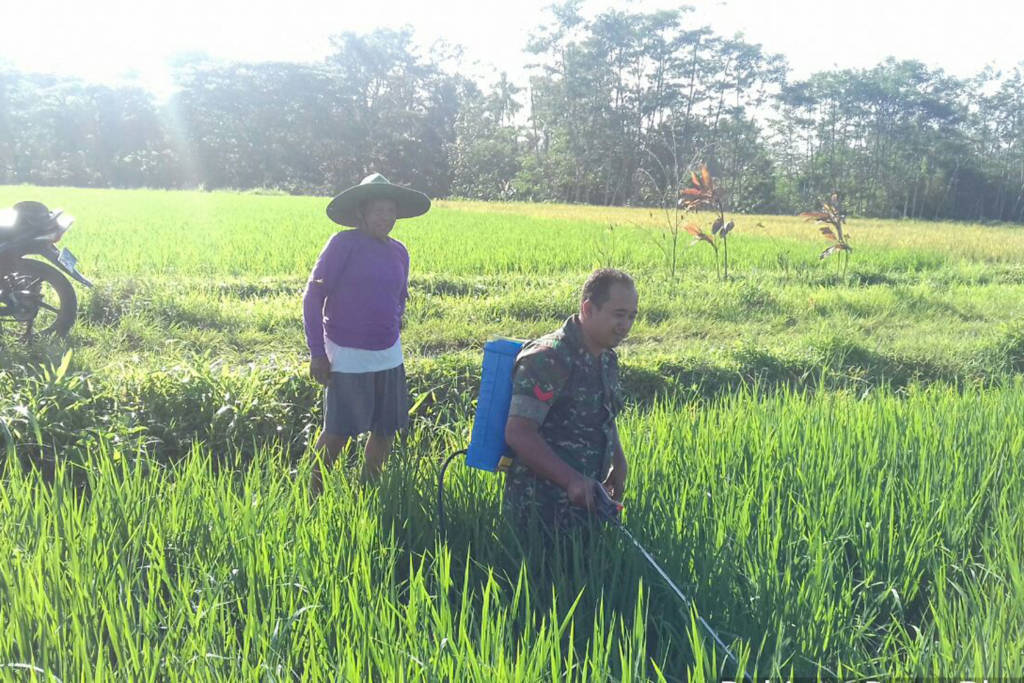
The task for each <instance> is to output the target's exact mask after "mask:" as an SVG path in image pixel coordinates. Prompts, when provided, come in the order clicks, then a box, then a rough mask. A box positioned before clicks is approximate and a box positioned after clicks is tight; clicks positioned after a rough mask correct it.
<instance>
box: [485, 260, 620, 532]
mask: <svg viewBox="0 0 1024 683" xmlns="http://www.w3.org/2000/svg"><path fill="white" fill-rule="evenodd" d="M637 301H638V299H637V293H636V287H635V286H634V284H633V280H632V279H631V278H630V277H629V275H627V274H626V273H624V272H622V271H619V270H613V269H602V270H598V271H595V272H594V273H592V274H591V275H590V277H589V278H588V279H587V282H586V284H585V285H584V286H583V293H582V296H581V300H580V310H579V313H578V314H577V315H573V316H572V317H570V318H569V319H568V320H566V321H565V324H564V325H562V328H561V329H559V330H558V331H556V332H552V333H551V334H548V335H545V336H543V337H541V338H539V339H535V340H533V341H530V342H527V343H526V344H525V345H524V346H523V349H522V350H521V351H520V353H519V355H518V356H517V358H516V367H515V371H514V374H513V380H512V403H511V407H510V409H509V417H508V422H507V423H506V426H505V440H506V442H507V443H508V445H509V446H510V447H511V450H512V452H513V454H514V456H515V457H514V458H513V460H512V464H511V466H510V467H509V469H508V473H507V475H506V477H505V501H504V506H505V514H506V516H507V517H508V518H509V519H510V520H511V521H512V523H513V524H515V525H517V526H522V525H525V524H526V523H527V522H528V521H529V520H530V519H531V518H532V517H534V515H536V518H537V519H539V521H541V522H542V523H543V524H544V525H545V526H546V527H548V528H549V529H553V530H560V531H565V530H568V529H572V528H574V527H580V526H584V525H588V524H590V523H591V521H592V520H593V519H594V515H593V509H594V504H595V495H599V494H598V493H597V491H596V489H595V487H596V486H599V485H602V484H599V483H598V482H603V485H604V487H605V489H606V490H607V491H608V493H609V495H611V496H612V497H613V498H614V499H616V500H620V499H621V497H622V490H623V487H624V486H625V483H626V471H627V466H626V457H625V455H624V454H623V451H622V444H621V443H620V441H619V434H618V431H617V430H616V428H615V416H616V415H618V413H619V411H621V410H622V405H623V401H622V388H621V386H620V385H619V377H618V359H617V357H616V355H615V351H613V350H612V349H613V348H614V347H615V346H617V345H618V344H619V343H620V342H621V341H622V340H623V339H624V338H625V337H626V335H627V334H628V333H629V330H630V328H631V327H632V326H633V321H634V320H635V319H636V313H637Z"/></svg>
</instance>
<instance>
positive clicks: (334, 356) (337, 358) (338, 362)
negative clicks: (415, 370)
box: [324, 335, 403, 372]
mask: <svg viewBox="0 0 1024 683" xmlns="http://www.w3.org/2000/svg"><path fill="white" fill-rule="evenodd" d="M324 349H325V350H326V351H327V357H328V358H329V359H330V361H331V372H380V371H381V370H390V369H391V368H397V367H398V366H399V365H401V364H402V362H403V361H402V337H401V335H399V337H398V339H396V340H395V343H394V344H392V345H391V346H390V347H388V348H386V349H379V350H370V349H356V348H353V347H351V346H338V345H337V344H335V343H334V342H332V341H331V340H330V339H328V338H327V337H326V336H325V337H324Z"/></svg>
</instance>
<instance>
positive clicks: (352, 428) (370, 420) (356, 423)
mask: <svg viewBox="0 0 1024 683" xmlns="http://www.w3.org/2000/svg"><path fill="white" fill-rule="evenodd" d="M408 424H409V389H408V388H407V387H406V384H405V365H399V366H398V367H396V368H391V369H390V370H381V371H379V372H332V373H331V378H330V380H329V381H328V383H327V389H326V390H325V391H324V433H326V434H335V435H338V436H356V435H357V434H362V433H363V432H377V433H379V434H394V433H395V432H397V431H398V430H399V429H403V428H404V427H406V426H407V425H408Z"/></svg>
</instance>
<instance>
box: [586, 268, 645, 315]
mask: <svg viewBox="0 0 1024 683" xmlns="http://www.w3.org/2000/svg"><path fill="white" fill-rule="evenodd" d="M614 284H620V285H626V286H627V287H632V288H633V289H636V285H635V284H633V278H631V277H630V276H629V275H628V274H626V273H625V272H623V271H621V270H617V269H615V268H601V269H599V270H595V271H594V272H593V273H591V274H590V277H588V278H587V281H586V282H585V283H584V284H583V293H582V294H581V295H580V302H583V301H587V300H589V301H590V302H591V303H593V304H594V305H595V306H597V307H598V308H601V307H602V306H604V304H605V302H606V301H608V298H609V297H610V296H611V288H612V285H614Z"/></svg>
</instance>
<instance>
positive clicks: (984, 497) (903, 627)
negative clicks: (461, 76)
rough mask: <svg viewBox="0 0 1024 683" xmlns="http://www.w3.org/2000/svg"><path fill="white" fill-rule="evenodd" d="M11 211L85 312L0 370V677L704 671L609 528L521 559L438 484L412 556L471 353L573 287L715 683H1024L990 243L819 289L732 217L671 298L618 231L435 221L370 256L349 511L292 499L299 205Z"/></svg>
mask: <svg viewBox="0 0 1024 683" xmlns="http://www.w3.org/2000/svg"><path fill="white" fill-rule="evenodd" d="M24 198H40V199H43V200H44V201H46V202H47V203H48V204H49V205H51V206H63V207H64V208H66V209H67V210H69V211H70V212H72V213H74V214H75V215H76V216H78V218H79V222H78V224H77V225H76V226H75V228H74V229H73V230H72V232H71V233H70V234H69V235H68V237H67V238H66V240H65V242H66V246H68V247H70V248H71V249H72V250H73V251H74V252H75V253H76V255H77V256H78V257H79V259H80V262H81V267H82V269H83V270H84V272H85V273H86V274H87V275H88V276H90V277H91V278H92V279H94V281H95V282H96V283H97V287H96V288H95V289H94V290H91V291H83V290H81V289H80V290H79V293H80V296H81V302H82V314H81V319H80V323H79V325H78V326H77V327H76V328H75V331H74V333H73V336H72V340H71V342H70V343H69V344H68V345H64V344H59V343H51V344H40V345H38V346H36V347H34V348H32V349H28V350H25V349H18V348H11V347H8V348H6V349H0V366H2V368H0V397H3V398H0V427H2V431H0V438H2V440H3V442H4V451H0V452H4V453H6V456H5V458H4V461H3V462H4V465H3V470H2V471H3V486H2V487H0V558H3V561H2V562H0V667H2V668H0V679H3V678H6V677H12V678H15V679H18V677H21V678H27V677H29V676H31V675H33V672H34V675H37V676H39V677H44V678H45V677H48V676H50V675H53V676H57V677H59V678H60V679H61V680H77V679H82V678H90V679H97V680H99V679H106V678H115V677H116V678H130V679H133V680H134V679H140V680H165V679H171V680H176V679H189V680H192V679H195V678H201V679H204V680H238V679H252V678H268V679H286V678H287V679H304V680H322V679H324V678H332V679H337V680H366V679H375V680H456V679H457V680H488V681H491V680H521V681H534V680H551V679H555V678H559V679H561V678H564V679H566V680H605V679H615V680H672V681H676V680H687V679H690V680H705V679H715V678H717V677H718V676H719V674H720V673H722V672H724V673H725V674H727V675H734V674H736V673H737V672H736V671H734V670H733V669H732V668H731V667H728V666H726V667H725V668H724V669H723V668H722V666H723V664H722V654H721V653H716V652H715V651H714V650H713V649H712V648H711V646H710V641H709V640H708V639H706V638H705V637H704V636H703V635H702V634H701V632H700V630H699V629H698V627H697V626H696V622H695V615H693V614H689V613H687V611H686V610H685V609H684V608H683V607H682V606H681V605H680V604H678V602H677V601H676V600H675V598H674V596H673V595H672V594H671V593H669V592H668V590H667V589H666V588H665V587H664V586H663V585H662V584H661V583H660V582H659V580H658V578H657V576H656V575H655V574H654V573H653V572H652V571H651V570H650V568H649V567H647V565H646V564H645V563H644V562H643V560H642V559H641V558H639V557H638V556H637V555H636V553H634V552H633V551H632V550H631V549H630V547H629V546H628V545H627V544H626V542H624V540H623V539H622V538H620V537H619V536H618V535H617V534H616V533H615V532H614V530H612V529H608V530H605V531H603V532H601V533H598V534H596V535H595V536H594V537H593V538H591V539H589V541H585V540H579V539H576V540H572V539H570V540H568V541H565V542H560V543H556V544H554V545H550V546H549V545H547V544H546V543H544V542H543V541H542V540H540V539H537V538H532V537H526V538H524V537H523V536H522V535H521V534H518V533H516V532H515V531H514V530H511V529H509V528H507V526H506V525H505V524H504V523H503V522H502V520H501V518H500V514H499V502H498V501H499V496H500V479H498V478H496V477H493V476H489V475H484V474H482V473H477V472H474V471H470V470H466V469H464V468H459V467H456V468H454V469H453V470H452V471H451V472H450V474H449V477H448V485H447V490H446V502H447V510H448V518H449V519H448V527H449V529H450V533H449V536H448V537H447V538H445V539H441V538H439V537H438V536H437V519H436V514H435V511H434V505H435V499H434V496H435V494H436V488H435V477H436V472H437V466H438V463H439V461H440V460H441V458H443V457H444V456H445V454H447V453H448V452H450V451H452V450H455V449H457V448H461V447H464V446H465V445H466V441H467V440H468V434H469V429H470V426H471V414H472V409H473V400H474V398H475V396H474V391H475V386H476V382H477V379H478V373H479V370H478V365H479V360H480V349H481V347H482V344H483V342H484V341H485V340H486V339H487V337H488V336H490V335H493V334H505V335H513V336H518V337H529V336H534V335H537V334H540V333H543V332H546V331H548V330H550V329H552V328H553V327H555V326H556V325H557V324H559V323H560V321H561V320H562V319H563V318H564V317H565V316H566V315H567V314H568V313H569V312H571V310H572V309H573V306H574V299H575V296H576V292H577V290H578V287H579V286H580V284H581V283H582V280H583V278H584V277H585V274H586V273H587V272H588V271H589V270H590V269H591V268H592V267H594V266H595V265H604V264H614V265H619V266H622V267H625V268H626V269H627V270H629V271H630V272H632V273H634V275H635V276H636V277H637V281H638V287H639V289H640V293H641V317H640V320H639V321H638V323H637V325H636V327H635V328H634V334H633V335H632V336H631V338H630V339H629V340H628V341H627V342H626V344H625V345H624V346H623V348H622V349H621V352H622V360H623V375H624V383H625V385H626V389H627V393H628V394H629V396H630V407H629V409H628V410H627V412H626V414H625V415H624V416H623V418H622V420H621V423H620V428H621V432H622V436H623V440H624V443H625V446H626V451H627V453H628V454H629V457H630V462H631V464H632V467H631V477H630V481H629V490H628V492H627V498H626V501H625V502H626V508H627V512H626V524H627V526H628V527H629V528H630V529H631V530H632V531H633V532H634V533H635V534H636V535H637V536H638V537H639V538H640V540H641V542H642V543H644V545H645V546H646V547H647V548H648V549H649V550H651V551H652V553H653V554H654V555H655V556H656V557H657V558H658V560H659V562H660V563H661V564H662V565H663V566H664V567H665V568H666V570H667V571H668V572H669V573H670V575H672V576H673V577H674V578H675V579H676V580H677V582H678V583H679V584H680V585H681V586H682V587H683V589H684V591H686V592H687V594H689V595H691V596H694V597H695V598H696V609H697V610H698V613H699V614H700V615H701V616H702V617H703V618H705V619H707V620H708V621H709V622H710V623H711V624H712V625H714V626H715V627H716V629H718V630H719V632H720V633H721V634H722V635H723V636H724V637H725V639H726V641H727V642H730V643H731V644H732V646H733V647H734V649H735V650H736V651H738V652H740V653H741V655H742V659H743V661H744V665H745V667H746V669H747V671H748V672H750V673H753V672H754V671H756V673H757V674H758V675H759V676H761V677H764V676H772V677H779V678H781V677H788V676H790V675H816V674H817V675H822V676H826V677H831V676H836V677H842V678H847V679H849V678H860V677H881V676H896V677H899V676H932V675H941V676H962V677H981V676H988V677H989V678H992V677H998V676H1005V675H1012V674H1013V673H1014V672H1019V671H1021V670H1022V668H1024V661H1022V659H1024V656H1022V651H1021V647H1020V644H1021V643H1022V642H1024V574H1022V573H1021V570H1020V567H1021V566H1024V562H1022V560H1024V557H1022V551H1021V548H1024V523H1022V520H1021V515H1020V514H1019V513H1018V511H1017V510H1016V507H1017V506H1016V505H1015V502H1016V501H1018V500H1020V498H1021V495H1022V493H1024V491H1022V481H1024V478H1022V476H1021V475H1022V472H1021V467H1022V465H1021V464H1020V459H1019V458H1018V457H1016V456H1017V455H1018V454H1019V453H1020V452H1021V450H1022V447H1024V436H1021V435H1022V434H1024V429H1022V427H1024V425H1022V424H1021V420H1022V417H1021V416H1022V415H1024V405H1022V402H1024V398H1022V396H1024V393H1022V391H1021V390H1022V388H1024V387H1022V385H1021V380H1020V379H1019V377H1018V373H1019V372H1020V370H1021V368H1022V367H1024V328H1022V327H1021V326H1020V324H1019V322H1018V320H1019V319H1020V316H1021V313H1022V312H1024V311H1022V310H1021V308H1022V307H1024V304H1022V303H1021V302H1022V301H1024V298H1022V297H1021V293H1022V292H1021V288H1022V286H1024V284H1022V283H1024V269H1021V268H1020V266H1019V265H1018V264H1019V263H1020V262H1021V257H1022V256H1024V238H1022V237H1021V235H1024V233H1021V232H1020V231H1019V230H1018V229H1016V228H1012V227H1007V226H1001V227H987V226H966V225H953V224H923V223H922V224H915V223H906V222H867V221H865V222H864V223H863V224H861V223H860V222H858V221H857V219H856V218H854V219H853V220H852V221H851V224H850V232H851V243H852V244H853V245H854V248H855V249H856V250H857V251H855V252H854V254H853V256H852V258H851V261H850V268H849V274H848V276H847V277H846V278H845V279H841V278H837V276H836V274H835V269H834V264H832V263H829V262H825V263H821V262H818V261H817V260H816V255H817V253H819V252H820V250H821V248H822V244H821V243H820V241H819V239H820V238H819V237H818V236H817V234H816V232H815V230H814V227H813V226H812V225H810V224H807V223H804V222H802V221H798V220H797V219H795V218H792V219H790V218H784V217H742V218H741V219H740V221H738V223H739V225H738V227H737V228H736V230H735V231H734V233H733V237H734V242H733V245H734V246H733V249H732V250H731V251H732V252H733V253H732V257H733V258H732V259H731V266H732V267H731V268H730V272H731V274H733V275H734V279H732V280H730V281H728V282H721V281H719V280H717V279H716V278H715V277H714V263H713V261H712V258H713V255H712V254H711V253H710V250H699V249H693V250H686V251H684V252H683V253H682V259H681V262H682V265H683V267H682V270H681V272H680V273H679V275H678V276H677V278H676V279H675V280H671V279H669V278H668V276H667V271H668V268H667V262H666V257H665V254H664V252H663V250H662V249H661V248H660V247H659V242H658V240H659V239H661V238H660V237H659V232H658V226H659V225H660V224H661V223H660V222H659V221H660V220H661V218H660V217H659V216H658V215H657V214H654V215H651V212H648V211H646V210H639V209H597V208H592V207H565V206H553V205H552V206H547V205H544V206H538V205H517V204H513V205H485V204H479V203H470V202H438V205H437V207H436V208H435V210H434V211H432V212H431V213H430V214H428V215H427V216H426V217H424V219H422V220H417V221H415V222H410V223H409V224H408V225H403V224H400V226H399V228H398V229H397V230H396V236H397V237H398V238H399V239H402V240H403V241H404V242H405V243H406V244H407V246H408V247H409V250H410V253H411V257H412V263H413V276H412V282H411V289H412V299H411V300H410V304H409V308H408V311H407V319H406V327H405V329H404V331H403V341H404V343H405V347H406V351H407V357H408V367H409V375H410V381H411V383H412V389H413V394H414V399H416V400H417V403H418V405H417V409H416V412H415V414H414V416H413V421H412V425H411V427H410V430H409V432H408V433H407V434H406V435H405V437H404V439H403V440H402V442H401V443H400V445H399V446H398V453H397V454H396V457H395V458H393V459H392V461H391V462H390V463H389V466H388V468H387V470H386V474H385V477H384V479H383V480H382V481H381V482H380V484H379V485H377V486H371V487H360V486H358V485H357V484H355V483H354V476H353V474H352V472H350V471H347V470H345V469H344V468H340V469H338V470H336V471H334V472H333V473H332V474H331V476H330V477H329V480H328V493H327V495H325V496H323V497H322V498H321V499H320V500H319V501H318V502H317V503H316V504H315V505H311V504H310V502H309V500H308V499H307V496H306V491H305V482H306V481H308V468H309V465H310V463H309V459H308V458H307V457H305V449H306V445H307V444H308V443H309V441H310V439H312V438H315V435H316V430H317V425H318V423H319V410H320V406H319V397H318V391H317V390H316V388H315V387H314V386H313V385H312V384H311V383H310V382H309V381H308V380H307V379H306V378H305V377H304V370H305V361H304V348H303V341H302V331H301V323H300V302H299V297H300V296H301V291H302V288H303V286H304V282H305V278H306V275H307V273H308V270H309V268H310V267H311V265H312V262H313V260H314V259H315V258H316V254H317V253H318V251H319V249H320V248H321V246H322V244H323V242H324V241H325V240H326V238H327V237H328V236H329V235H330V233H331V226H330V224H329V223H328V222H327V221H326V219H325V218H323V214H322V211H323V206H324V205H325V202H324V201H323V200H322V199H316V198H298V197H261V196H252V195H232V194H219V193H213V194H203V193H172V192H152V191H138V192H122V191H97V190H75V189H66V188H45V189H44V188H27V187H0V205H5V204H10V203H13V201H16V200H19V199H24ZM757 223H761V225H762V226H763V227H758V226H757ZM609 226H613V227H612V228H611V229H610V230H609ZM68 348H70V349H72V350H71V353H70V354H67V353H66V351H67V350H68ZM420 399H422V400H420ZM994 605H999V608H998V609H994V608H993V606H994Z"/></svg>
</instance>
